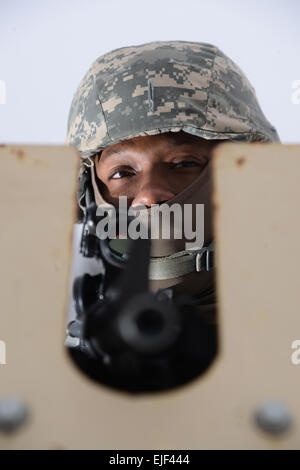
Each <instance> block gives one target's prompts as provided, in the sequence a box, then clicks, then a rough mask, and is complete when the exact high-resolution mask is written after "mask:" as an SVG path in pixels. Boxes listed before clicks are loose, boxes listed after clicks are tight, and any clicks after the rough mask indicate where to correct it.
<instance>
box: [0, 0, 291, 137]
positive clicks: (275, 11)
mask: <svg viewBox="0 0 300 470" xmlns="http://www.w3.org/2000/svg"><path fill="white" fill-rule="evenodd" d="M299 22H300V1H299V0H206V1H203V0H180V1H179V0H147V1H143V0H0V84H2V101H3V86H5V92H6V93H5V94H6V103H5V104H2V101H1V99H0V103H1V104H0V142H2V143H3V142H5V143H45V144H47V143H55V144H59V143H64V142H65V136H66V125H67V118H68V112H69V107H70V104H71V100H72V97H73V94H74V93H75V90H76V88H77V86H78V84H79V82H80V80H81V78H82V77H83V75H84V74H85V72H86V71H87V69H88V68H89V66H90V65H91V63H92V62H93V61H94V60H95V59H96V58H97V57H98V56H100V55H102V54H104V53H105V52H108V51H110V50H113V49H116V48H118V47H123V46H130V45H134V44H142V43H145V42H149V41H155V40H161V41H163V40H185V41H199V42H209V43H212V44H215V45H216V46H218V47H219V48H220V49H221V50H222V51H223V52H224V53H225V54H227V55H228V56H229V57H231V58H232V59H233V60H234V61H235V62H236V63H237V64H238V65H239V66H240V67H241V68H242V70H243V71H244V72H245V73H246V75H247V77H248V78H249V80H250V82H251V83H252V85H253V86H254V88H255V89H256V92H257V96H258V99H259V102H260V104H261V107H262V109H263V111H264V113H265V115H266V117H267V118H268V119H269V120H270V122H271V123H272V124H273V125H274V126H275V127H276V128H277V131H278V133H279V136H280V138H281V141H282V142H283V143H296V142H298V143H300V135H299V134H300V104H293V103H292V92H293V90H292V84H293V82H295V81H296V80H299V81H300V27H299ZM3 83H4V84H5V85H3Z"/></svg>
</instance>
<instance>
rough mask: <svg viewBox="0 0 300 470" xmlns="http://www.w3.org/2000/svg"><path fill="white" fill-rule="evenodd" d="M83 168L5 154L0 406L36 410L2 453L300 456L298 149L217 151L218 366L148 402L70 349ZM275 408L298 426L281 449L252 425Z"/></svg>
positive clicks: (67, 160) (23, 150) (279, 438)
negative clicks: (99, 378)
mask: <svg viewBox="0 0 300 470" xmlns="http://www.w3.org/2000/svg"><path fill="white" fill-rule="evenodd" d="M78 160H79V158H78V154H77V151H76V150H75V149H73V148H71V147H63V146H61V147H59V146H57V147H55V146H52V147H50V146H45V147H43V146H6V147H5V146H3V147H1V149H0V182H1V202H0V204H1V232H0V240H1V243H0V252H1V255H0V256H1V258H0V259H1V264H0V272H1V317H0V340H1V341H2V343H1V344H2V346H3V345H5V352H6V360H5V362H6V364H2V365H0V402H1V400H3V399H4V398H5V397H17V398H19V399H21V400H24V402H25V404H26V406H27V410H28V419H27V421H25V422H24V424H23V425H22V426H20V428H19V429H17V430H15V431H11V432H10V433H8V432H4V431H2V432H0V448H1V449H299V448H300V397H299V393H298V389H299V383H300V364H299V365H297V364H296V363H295V364H294V363H293V362H292V354H293V352H294V350H293V349H292V343H293V342H294V341H295V340H297V339H299V338H300V250H299V247H298V243H299V240H300V220H299V200H300V185H299V174H300V146H285V145H280V144H269V143H267V144H259V143H254V144H222V146H220V147H219V148H218V149H217V153H216V154H215V155H214V177H215V178H214V181H215V183H214V184H215V194H214V204H215V233H216V252H217V280H218V296H219V340H220V353H219V356H218V358H217V359H216V360H215V362H214V364H213V365H212V367H211V368H210V369H209V370H208V371H207V372H206V373H205V374H204V375H203V376H202V377H200V378H199V379H197V380H195V381H193V382H191V383H189V384H188V385H185V386H182V387H180V388H177V389H174V390H172V391H166V392H163V393H156V394H155V395H151V394H147V395H140V396H139V395H137V396H135V395H130V394H126V393H124V392H118V391H113V390H110V389H109V388H107V387H104V386H101V385H98V384H96V383H94V382H92V381H91V380H89V379H88V378H86V377H85V375H84V374H82V373H80V372H79V371H78V369H76V368H75V367H74V365H73V364H72V363H71V360H70V359H69V357H68V356H67V354H66V350H65V347H64V339H65V322H66V315H67V302H68V288H69V271H70V264H71V253H72V250H71V248H72V247H71V244H72V233H73V224H74V221H75V190H76V183H77V172H78V167H77V162H78ZM2 362H3V361H2ZM274 400H276V401H277V403H281V404H282V405H283V406H284V407H285V410H286V412H287V413H288V415H289V418H290V421H289V422H290V423H291V424H290V425H289V426H287V427H286V430H285V431H283V432H281V433H277V434H276V435H273V434H272V433H270V432H268V431H266V430H264V429H263V428H262V427H260V426H258V424H257V423H256V421H255V419H254V417H255V415H256V412H257V410H258V409H260V406H261V405H262V404H265V405H264V406H267V405H266V403H267V404H268V403H274ZM279 414H280V410H279ZM275 415H276V410H275ZM277 418H278V416H277ZM274 419H275V420H276V416H275V418H274Z"/></svg>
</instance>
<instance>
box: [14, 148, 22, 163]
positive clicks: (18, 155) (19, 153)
mask: <svg viewBox="0 0 300 470" xmlns="http://www.w3.org/2000/svg"><path fill="white" fill-rule="evenodd" d="M12 153H13V154H15V155H17V157H18V159H19V160H23V158H24V156H25V155H24V150H22V149H12Z"/></svg>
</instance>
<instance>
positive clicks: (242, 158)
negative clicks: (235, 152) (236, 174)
mask: <svg viewBox="0 0 300 470" xmlns="http://www.w3.org/2000/svg"><path fill="white" fill-rule="evenodd" d="M246 161H247V159H246V157H239V158H238V159H237V161H236V164H237V166H242V165H244V164H245V163H246Z"/></svg>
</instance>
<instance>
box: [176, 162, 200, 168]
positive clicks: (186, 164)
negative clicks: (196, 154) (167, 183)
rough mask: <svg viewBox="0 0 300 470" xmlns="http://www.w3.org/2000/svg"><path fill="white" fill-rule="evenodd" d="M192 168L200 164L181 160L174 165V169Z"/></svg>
mask: <svg viewBox="0 0 300 470" xmlns="http://www.w3.org/2000/svg"><path fill="white" fill-rule="evenodd" d="M193 166H201V163H200V162H196V161H195V160H182V161H181V162H178V163H174V168H189V167H193Z"/></svg>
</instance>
